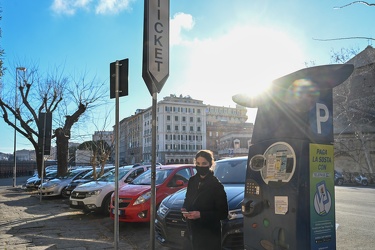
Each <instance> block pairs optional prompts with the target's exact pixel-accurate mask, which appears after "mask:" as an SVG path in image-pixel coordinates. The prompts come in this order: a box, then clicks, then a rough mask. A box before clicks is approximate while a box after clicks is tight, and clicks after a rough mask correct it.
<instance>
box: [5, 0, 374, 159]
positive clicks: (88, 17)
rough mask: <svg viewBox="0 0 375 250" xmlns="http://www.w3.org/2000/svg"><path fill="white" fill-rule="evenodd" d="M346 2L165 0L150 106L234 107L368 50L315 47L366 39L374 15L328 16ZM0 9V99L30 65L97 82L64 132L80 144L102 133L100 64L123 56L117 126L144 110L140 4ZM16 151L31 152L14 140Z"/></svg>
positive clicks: (353, 9) (104, 66)
mask: <svg viewBox="0 0 375 250" xmlns="http://www.w3.org/2000/svg"><path fill="white" fill-rule="evenodd" d="M348 3H350V1H344V0H314V1H311V0H284V1H276V0H252V1H249V0H230V1H225V0H204V1H202V0H170V30H169V33H170V47H169V55H170V56H169V77H168V79H167V81H166V83H165V84H164V86H163V88H162V89H161V90H160V92H159V93H158V95H157V98H158V99H157V100H158V101H160V100H162V99H163V97H165V96H169V95H170V94H176V95H178V96H179V95H182V96H191V97H192V98H194V99H198V100H202V101H203V103H205V104H209V105H217V106H225V107H235V106H236V104H235V103H234V102H233V101H232V96H233V95H235V94H238V93H255V92H256V91H259V90H260V89H262V88H263V87H264V86H266V84H267V83H269V82H271V81H272V80H273V79H276V78H278V77H281V76H283V75H286V74H289V73H292V72H294V71H297V70H299V69H302V68H305V67H306V64H307V65H308V66H314V65H316V66H317V65H324V64H330V63H331V59H330V56H331V52H332V50H334V51H339V50H341V49H342V48H347V49H350V48H353V49H358V50H359V51H362V50H363V49H365V48H366V47H367V46H368V45H372V46H374V45H373V44H372V42H373V41H371V40H368V39H354V40H353V39H344V40H335V41H319V40H318V39H332V38H346V37H372V38H374V37H375V30H374V29H375V28H374V26H373V21H374V20H373V17H374V13H375V8H374V7H369V6H366V5H364V4H353V5H350V6H348V7H345V8H336V7H338V6H343V5H346V4H348ZM0 7H1V9H2V20H1V21H0V27H1V29H2V37H1V42H0V46H1V48H2V49H4V51H5V55H4V58H3V61H4V66H5V67H6V68H7V71H6V72H5V76H4V77H3V79H2V85H3V88H2V89H1V91H2V92H1V93H0V94H2V95H3V94H4V93H5V92H6V89H7V88H10V89H8V90H7V91H8V92H9V91H12V89H13V93H14V84H15V72H16V67H26V68H28V67H32V66H33V65H34V66H35V65H38V70H39V71H40V72H43V73H45V74H49V73H51V71H53V69H54V68H56V67H60V68H63V69H64V72H63V73H64V74H66V75H74V74H77V72H78V73H79V72H85V73H87V74H88V76H89V77H90V76H92V78H95V79H96V80H97V81H98V82H107V84H108V102H107V104H106V105H104V106H102V107H100V108H97V109H96V110H95V112H91V113H90V114H91V115H92V116H93V118H92V120H91V121H90V120H88V119H86V120H85V122H86V124H84V125H82V124H77V125H74V126H73V129H72V132H73V133H74V134H76V135H83V136H86V138H88V135H90V134H92V133H93V132H94V131H95V130H98V128H99V129H106V130H112V126H113V125H114V124H115V112H114V111H115V101H114V99H111V100H110V99H109V64H110V63H111V62H114V61H116V60H122V59H125V58H128V59H129V95H128V96H125V97H121V98H120V106H119V110H120V111H119V112H120V120H121V119H123V118H125V117H128V116H131V115H133V114H134V113H135V111H136V110H137V109H144V108H148V107H151V105H152V97H151V95H150V92H149V91H148V89H147V87H146V84H145V82H144V80H143V78H142V56H143V54H142V53H143V21H144V0H43V1H30V0H11V1H10V0H0ZM26 74H27V70H26ZM8 92H7V93H8ZM255 114H256V109H248V116H249V120H248V121H249V122H254V121H255ZM108 117H109V118H108ZM104 120H105V122H104ZM108 120H109V121H108ZM92 121H95V122H92ZM92 123H95V126H94V125H93V124H92ZM100 124H103V125H100ZM0 131H1V137H2V140H1V141H0V152H3V153H12V152H13V147H14V138H13V131H14V130H13V129H12V128H11V127H10V126H8V125H7V124H5V122H4V121H3V120H2V119H1V120H0ZM75 138H78V137H75ZM80 138H83V137H80ZM72 140H74V139H73V137H72ZM88 140H90V138H88ZM16 146H17V150H20V149H33V148H32V146H31V145H30V143H29V142H28V141H27V140H26V139H24V138H22V137H21V136H20V135H19V136H18V137H17V145H16ZM52 146H54V144H53V143H52Z"/></svg>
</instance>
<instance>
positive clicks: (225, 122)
mask: <svg viewBox="0 0 375 250" xmlns="http://www.w3.org/2000/svg"><path fill="white" fill-rule="evenodd" d="M246 112H247V110H246V108H244V107H241V106H239V105H237V106H236V107H235V108H230V107H219V106H212V105H206V104H204V103H203V101H201V100H196V99H193V98H191V97H190V96H182V95H180V96H176V95H173V94H171V95H169V96H166V97H164V98H163V100H161V101H159V102H158V105H157V111H156V113H157V115H156V129H157V133H156V162H160V163H162V164H172V163H192V162H193V159H194V156H195V154H196V152H197V151H198V150H200V149H210V150H212V151H213V152H214V155H215V158H216V159H218V158H220V155H219V154H218V153H219V144H220V138H221V137H222V136H224V135H226V134H228V133H237V135H239V136H237V137H236V138H234V137H233V140H237V141H238V140H239V141H241V142H242V141H245V142H246V143H241V149H237V150H236V152H238V153H239V152H240V151H241V153H242V152H243V151H247V150H248V147H247V146H246V145H247V141H248V140H250V138H251V133H252V128H253V124H252V123H246V120H247V115H246ZM230 138H232V137H230ZM227 141H228V139H226V142H227ZM223 145H227V144H223V143H221V146H220V150H222V151H221V152H222V153H223V152H224V153H223V154H224V155H225V156H226V155H227V154H228V152H229V149H225V148H223ZM228 145H233V143H232V144H230V143H229V144H228ZM119 151H120V152H119V154H120V162H126V163H128V164H133V163H138V162H143V163H150V162H151V158H152V107H149V108H147V109H144V110H137V112H136V113H135V114H134V115H132V116H130V117H127V118H124V119H123V120H121V121H120V147H119ZM234 155H236V154H234Z"/></svg>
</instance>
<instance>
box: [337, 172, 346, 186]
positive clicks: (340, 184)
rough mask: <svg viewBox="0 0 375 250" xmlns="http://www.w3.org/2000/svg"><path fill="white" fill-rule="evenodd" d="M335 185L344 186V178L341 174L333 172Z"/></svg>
mask: <svg viewBox="0 0 375 250" xmlns="http://www.w3.org/2000/svg"><path fill="white" fill-rule="evenodd" d="M335 184H336V185H337V186H342V185H343V184H344V176H343V175H342V173H340V172H338V171H336V170H335Z"/></svg>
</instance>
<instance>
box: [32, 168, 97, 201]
mask: <svg viewBox="0 0 375 250" xmlns="http://www.w3.org/2000/svg"><path fill="white" fill-rule="evenodd" d="M91 169H92V168H78V169H74V170H71V171H69V172H68V173H67V174H66V175H64V176H61V177H57V178H55V179H52V180H50V181H47V182H44V183H43V184H41V185H39V188H38V191H39V194H41V195H42V196H59V195H61V194H62V192H63V190H64V189H65V188H66V187H67V186H68V185H69V183H70V182H71V181H74V180H76V179H80V178H82V176H84V175H85V174H87V173H88V172H89V171H90V170H91Z"/></svg>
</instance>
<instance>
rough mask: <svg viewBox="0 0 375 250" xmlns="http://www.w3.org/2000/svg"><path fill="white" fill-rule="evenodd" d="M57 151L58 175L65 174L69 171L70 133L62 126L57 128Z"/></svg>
mask: <svg viewBox="0 0 375 250" xmlns="http://www.w3.org/2000/svg"><path fill="white" fill-rule="evenodd" d="M55 136H56V151H57V175H58V176H62V175H65V174H66V173H67V171H68V156H69V155H68V152H69V137H70V136H69V135H65V133H64V130H63V129H62V128H58V129H56V130H55Z"/></svg>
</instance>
